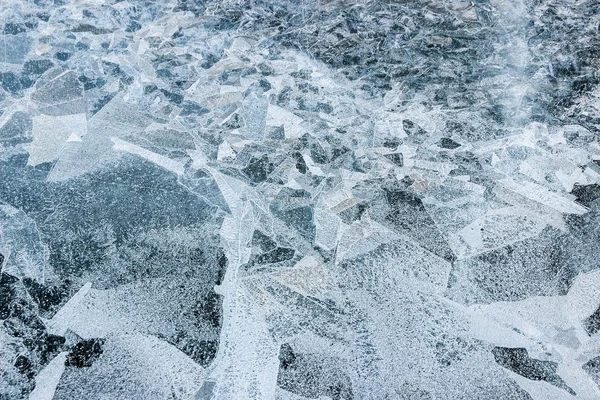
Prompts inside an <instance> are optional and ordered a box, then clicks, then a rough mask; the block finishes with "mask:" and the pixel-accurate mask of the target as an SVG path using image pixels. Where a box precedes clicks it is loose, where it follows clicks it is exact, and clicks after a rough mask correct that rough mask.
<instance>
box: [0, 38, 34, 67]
mask: <svg viewBox="0 0 600 400" xmlns="http://www.w3.org/2000/svg"><path fill="white" fill-rule="evenodd" d="M30 46H31V39H29V37H27V35H25V34H19V35H2V39H1V40H0V62H3V63H8V64H19V65H21V64H23V61H24V60H25V56H26V55H27V53H29V48H30Z"/></svg>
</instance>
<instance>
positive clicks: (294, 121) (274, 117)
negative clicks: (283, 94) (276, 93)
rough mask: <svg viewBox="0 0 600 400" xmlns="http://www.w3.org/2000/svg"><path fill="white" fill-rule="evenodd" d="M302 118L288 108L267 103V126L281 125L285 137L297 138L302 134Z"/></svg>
mask: <svg viewBox="0 0 600 400" xmlns="http://www.w3.org/2000/svg"><path fill="white" fill-rule="evenodd" d="M302 121H303V119H302V118H300V117H298V116H297V115H296V114H294V113H292V112H289V111H288V110H286V109H284V108H281V107H279V106H276V105H274V104H269V110H268V112H267V126H274V127H277V126H282V125H283V129H284V132H285V137H286V138H287V139H297V138H299V137H300V136H301V135H302V132H303V129H302V126H301V124H302Z"/></svg>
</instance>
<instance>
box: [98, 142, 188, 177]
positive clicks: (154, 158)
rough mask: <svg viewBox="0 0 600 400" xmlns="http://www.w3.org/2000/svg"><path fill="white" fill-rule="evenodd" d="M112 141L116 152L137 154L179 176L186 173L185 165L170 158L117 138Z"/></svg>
mask: <svg viewBox="0 0 600 400" xmlns="http://www.w3.org/2000/svg"><path fill="white" fill-rule="evenodd" d="M110 140H112V142H113V143H114V146H113V149H115V150H119V151H125V152H128V153H131V154H136V155H138V156H140V157H142V158H145V159H146V160H148V161H150V162H153V163H154V164H156V165H158V166H160V167H162V168H164V169H166V170H168V171H171V172H173V173H175V174H177V175H183V173H184V172H185V170H184V165H183V163H181V162H179V161H175V160H172V159H170V158H169V157H165V156H163V155H160V154H157V153H154V152H152V151H150V150H146V149H144V148H143V147H140V146H137V145H135V144H133V143H129V142H126V141H125V140H122V139H119V138H116V137H111V138H110Z"/></svg>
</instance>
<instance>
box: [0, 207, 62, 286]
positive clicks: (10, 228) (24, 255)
mask: <svg viewBox="0 0 600 400" xmlns="http://www.w3.org/2000/svg"><path fill="white" fill-rule="evenodd" d="M0 253H1V254H3V255H4V265H3V268H2V272H6V273H9V274H11V275H13V276H16V277H18V278H30V279H33V280H35V281H37V282H38V283H42V284H43V283H44V282H45V281H46V280H47V279H51V278H53V277H54V274H53V271H52V269H51V267H50V266H49V265H48V263H47V249H46V247H45V246H44V245H43V244H42V242H41V240H40V236H39V231H38V229H37V226H36V224H35V222H34V221H33V220H32V219H31V218H29V217H28V216H27V215H26V214H25V213H24V212H23V211H21V210H18V209H16V208H14V207H12V206H9V205H5V204H0Z"/></svg>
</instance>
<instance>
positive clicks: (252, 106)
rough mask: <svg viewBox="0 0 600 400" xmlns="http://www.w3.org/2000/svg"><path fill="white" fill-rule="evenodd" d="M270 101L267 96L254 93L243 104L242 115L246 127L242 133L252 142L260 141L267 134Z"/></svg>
mask: <svg viewBox="0 0 600 400" xmlns="http://www.w3.org/2000/svg"><path fill="white" fill-rule="evenodd" d="M268 107H269V101H268V100H267V98H266V97H265V96H259V95H256V94H255V93H252V94H251V95H249V96H248V97H246V99H244V101H243V103H242V108H241V111H240V114H241V116H242V118H243V119H244V122H245V125H244V127H243V128H242V133H243V134H244V136H245V137H247V138H249V139H252V140H260V139H262V138H263V136H264V134H265V126H266V123H267V113H268Z"/></svg>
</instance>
